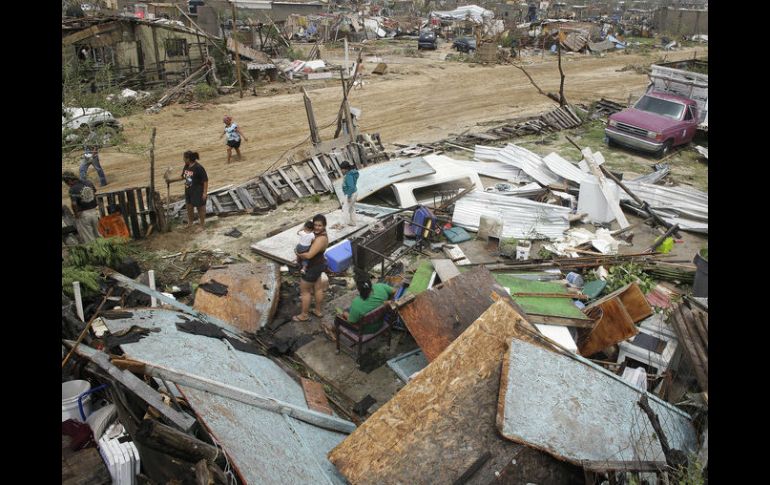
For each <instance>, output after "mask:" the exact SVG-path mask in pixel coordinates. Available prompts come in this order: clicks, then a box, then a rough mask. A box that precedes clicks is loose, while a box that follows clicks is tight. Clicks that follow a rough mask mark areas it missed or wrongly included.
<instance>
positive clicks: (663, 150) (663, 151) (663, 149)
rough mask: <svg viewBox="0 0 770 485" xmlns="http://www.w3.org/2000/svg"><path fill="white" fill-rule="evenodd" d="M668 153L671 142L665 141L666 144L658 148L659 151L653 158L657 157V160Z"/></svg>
mask: <svg viewBox="0 0 770 485" xmlns="http://www.w3.org/2000/svg"><path fill="white" fill-rule="evenodd" d="M669 153H671V140H667V141H666V143H664V144H663V146H662V147H660V150H658V151H657V153H656V154H655V156H657V157H658V158H659V159H660V158H665V157H666V155H668V154H669Z"/></svg>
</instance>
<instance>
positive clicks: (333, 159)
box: [327, 153, 344, 178]
mask: <svg viewBox="0 0 770 485" xmlns="http://www.w3.org/2000/svg"><path fill="white" fill-rule="evenodd" d="M327 156H328V157H329V160H331V163H332V167H334V170H335V171H336V172H337V178H339V177H342V176H344V174H343V173H342V168H340V164H339V163H338V162H337V155H336V154H334V153H330V154H329V155H327Z"/></svg>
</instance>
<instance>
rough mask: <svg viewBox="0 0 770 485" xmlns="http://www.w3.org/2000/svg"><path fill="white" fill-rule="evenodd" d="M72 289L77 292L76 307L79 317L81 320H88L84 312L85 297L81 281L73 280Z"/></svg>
mask: <svg viewBox="0 0 770 485" xmlns="http://www.w3.org/2000/svg"><path fill="white" fill-rule="evenodd" d="M72 290H73V292H74V293H75V309H76V310H77V312H78V317H79V318H80V321H81V322H85V321H86V317H85V314H84V313H83V297H82V295H81V294H80V281H73V282H72Z"/></svg>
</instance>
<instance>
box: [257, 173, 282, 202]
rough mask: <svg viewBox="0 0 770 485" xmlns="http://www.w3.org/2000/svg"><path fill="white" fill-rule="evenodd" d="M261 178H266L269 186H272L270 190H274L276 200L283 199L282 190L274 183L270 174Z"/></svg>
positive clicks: (265, 180)
mask: <svg viewBox="0 0 770 485" xmlns="http://www.w3.org/2000/svg"><path fill="white" fill-rule="evenodd" d="M261 178H262V180H264V182H265V183H266V184H267V186H268V187H270V190H272V191H273V193H274V194H275V200H277V201H280V200H282V199H283V197H281V196H282V191H281V190H279V189H278V187H276V186H275V184H274V183H273V181H272V179H271V178H270V175H263V176H262V177H261ZM274 202H275V201H274Z"/></svg>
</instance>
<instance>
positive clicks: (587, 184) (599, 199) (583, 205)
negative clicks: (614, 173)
mask: <svg viewBox="0 0 770 485" xmlns="http://www.w3.org/2000/svg"><path fill="white" fill-rule="evenodd" d="M606 183H607V187H609V191H610V193H611V194H612V196H613V197H614V198H615V200H616V201H618V202H619V201H620V199H619V195H620V190H619V188H618V185H617V184H616V183H615V182H613V181H611V180H607V181H606ZM577 211H578V213H580V214H583V213H585V214H588V221H589V222H598V223H600V224H603V223H605V222H612V221H614V220H615V214H613V212H612V209H610V205H609V204H608V203H607V199H606V198H605V197H604V193H602V189H601V187H599V182H598V181H597V180H596V177H591V179H590V180H586V181H584V182H582V183H581V184H580V195H579V196H578V205H577Z"/></svg>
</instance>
